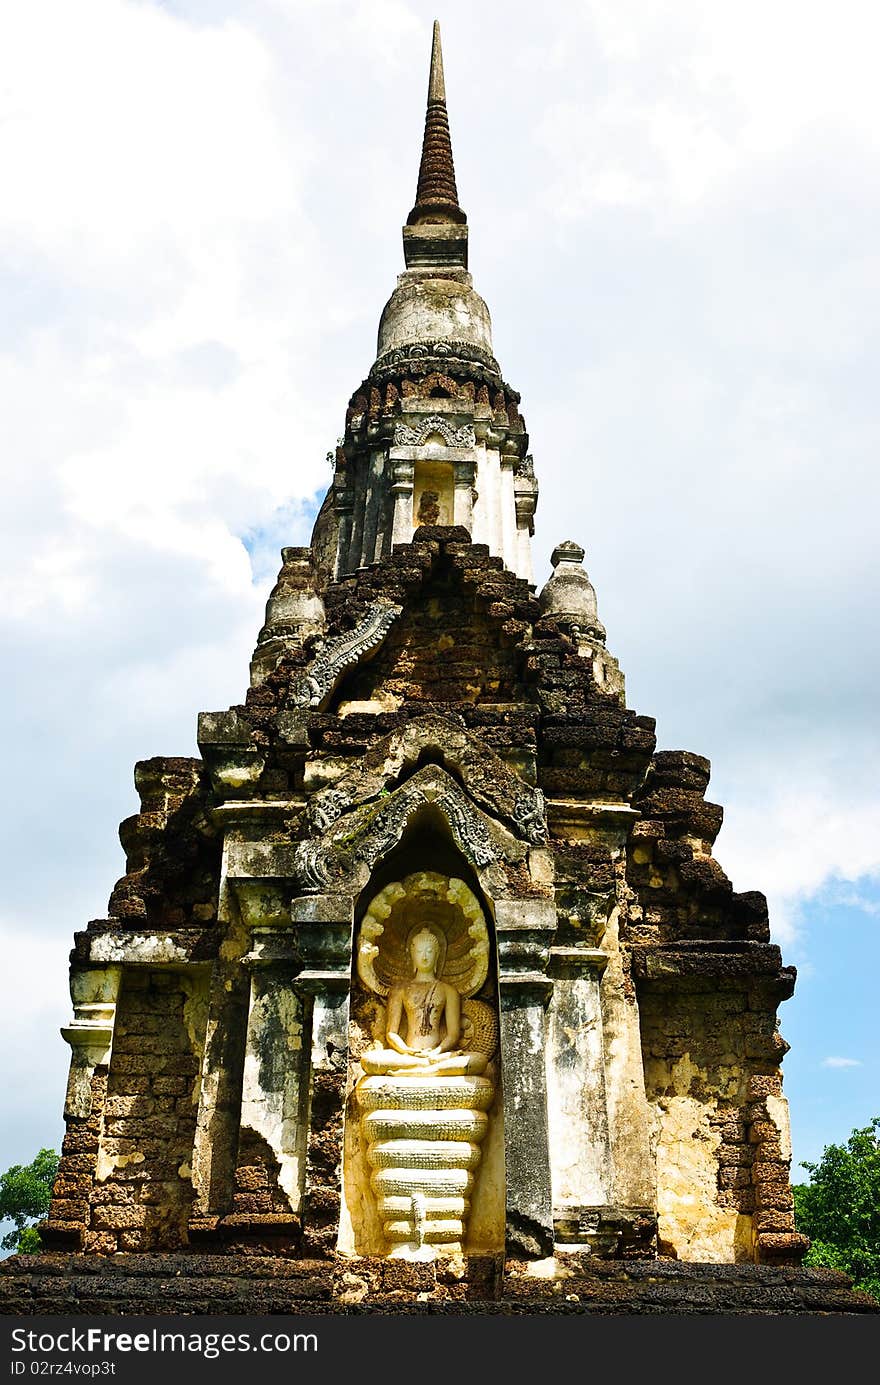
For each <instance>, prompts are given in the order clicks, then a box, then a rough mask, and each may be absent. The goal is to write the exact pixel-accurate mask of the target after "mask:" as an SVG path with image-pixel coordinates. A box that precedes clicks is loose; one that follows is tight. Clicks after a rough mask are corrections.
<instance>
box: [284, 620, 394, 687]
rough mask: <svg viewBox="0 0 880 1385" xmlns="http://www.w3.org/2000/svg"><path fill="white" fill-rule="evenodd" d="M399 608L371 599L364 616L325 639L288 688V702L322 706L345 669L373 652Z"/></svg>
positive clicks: (386, 632)
mask: <svg viewBox="0 0 880 1385" xmlns="http://www.w3.org/2000/svg"><path fill="white" fill-rule="evenodd" d="M402 609H403V608H402V607H401V606H395V605H394V604H393V603H391V602H387V603H386V602H379V601H374V602H371V603H370V605H369V606H368V607H367V612H366V615H365V616H364V618H363V619H362V620H360V621H358V623H357V625H356V626H355V627H354V629H353V630H348V631H346V633H345V634H344V635H336V636H334V638H333V639H329V640H327V642H326V644H325V645H324V647H323V648H322V649H321V650H320V652H319V653H318V654H317V655H316V657H315V658H314V659H313V660H312V662H311V663H310V664H309V666H308V668H307V669H306V671H305V673H304V674H303V675H302V677H300V678H299V679H297V681H296V682H295V683H294V684H293V686H292V687H291V690H290V695H289V699H288V701H289V705H291V706H293V707H314V708H319V707H321V706H323V704H324V703H325V702H326V701H327V699H328V698H329V697H330V694H331V693H332V692H333V689H334V688H335V687H336V684H337V683H338V682H339V679H340V678H341V677H342V675H343V673H344V672H345V670H346V669H348V668H353V667H354V666H355V665H356V664H359V663H360V662H361V660H362V659H365V658H367V657H368V655H370V654H374V653H375V652H376V650H377V649H378V648H379V646H380V644H381V643H382V641H383V640H384V639H385V636H386V635H387V634H388V631H389V630H390V629H391V626H392V625H393V624H394V622H395V620H396V619H397V617H398V616H399V615H400V612H401V610H402Z"/></svg>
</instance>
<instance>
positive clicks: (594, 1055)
mask: <svg viewBox="0 0 880 1385" xmlns="http://www.w3.org/2000/svg"><path fill="white" fill-rule="evenodd" d="M607 963H608V954H607V953H606V952H603V951H602V950H601V949H599V948H591V947H581V946H576V947H554V948H552V949H551V953H550V968H549V970H550V973H551V975H552V976H553V979H554V985H553V999H552V1001H551V1003H550V1007H549V1011H548V1017H547V1085H548V1116H549V1121H548V1124H549V1131H550V1165H551V1176H552V1184H553V1223H554V1238H555V1240H556V1242H557V1244H559V1243H562V1244H564V1243H566V1242H568V1243H570V1244H572V1243H573V1244H588V1245H591V1246H592V1247H593V1248H594V1249H597V1248H599V1247H598V1244H597V1243H596V1234H597V1233H598V1232H599V1224H600V1220H601V1218H600V1213H599V1209H603V1210H604V1209H607V1207H608V1205H609V1203H610V1202H611V1145H610V1139H609V1134H608V1109H607V1098H606V1092H605V1040H604V1031H603V1024H602V1000H601V994H600V984H601V979H602V973H603V971H604V970H605V967H606V966H607Z"/></svg>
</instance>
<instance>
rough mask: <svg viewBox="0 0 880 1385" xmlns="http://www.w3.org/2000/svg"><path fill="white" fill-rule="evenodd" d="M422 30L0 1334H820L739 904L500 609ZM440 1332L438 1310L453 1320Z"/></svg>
mask: <svg viewBox="0 0 880 1385" xmlns="http://www.w3.org/2000/svg"><path fill="white" fill-rule="evenodd" d="M467 235H468V227H467V221H466V218H465V215H464V212H463V211H462V210H461V207H460V206H459V204H458V192H457V186H456V181H455V175H454V169H453V164H452V146H451V141H450V137H449V124H448V118H447V114H446V105H445V88H444V83H443V73H442V61H441V58H440V46H439V34H438V33H437V32H436V31H435V38H434V49H433V54H432V63H431V77H430V87H429V102H428V117H427V125H426V132H425V140H424V147H423V155H422V169H421V172H420V176H419V181H418V194H417V199H416V204H415V206H414V207H413V210H412V212H411V213H410V216H409V219H408V222H407V225H406V226H405V227H404V232H403V236H404V254H405V260H406V269H405V271H404V272H403V273H402V274H401V275H400V278H399V280H398V284H397V287H396V288H395V290H394V293H393V294H392V296H391V299H390V300H389V302H388V304H387V305H386V308H385V310H384V312H383V314H382V319H381V324H380V329H379V340H378V346H377V354H376V360H375V363H374V365H373V367H372V369H371V370H370V372H369V374H368V376H367V378H366V380H365V381H364V382H363V384H362V385H360V386H359V387H358V389H357V390H356V391H355V392H354V394H353V396H352V398H351V402H350V406H349V409H348V412H347V415H346V423H345V433H344V437H343V439H342V441H341V442H340V445H339V447H338V449H337V452H336V456H335V468H334V475H333V480H332V483H331V485H330V487H329V490H328V494H327V498H326V500H325V501H324V504H323V506H322V507H321V510H320V512H319V515H318V518H317V521H316V524H315V530H314V534H313V537H312V542H311V544H310V546H309V547H308V548H286V549H284V550H283V555H282V557H283V563H282V567H281V571H280V573H279V577H278V581H277V583H276V585H275V587H274V589H273V591H272V593H271V595H270V597H269V600H268V603H267V608H266V620H265V624H264V626H263V629H262V630H261V631H260V634H259V637H258V641H257V646H256V649H255V652H254V656H253V660H252V663H251V670H250V686H249V688H248V690H247V693H246V695H245V696H244V700H243V701H242V702H241V703H240V704H239V705H236V706H233V707H230V708H228V709H226V710H223V711H219V712H211V713H208V712H206V713H203V714H202V715H201V716H200V718H199V725H198V745H199V751H200V756H199V758H194V759H164V758H156V759H152V760H147V761H144V762H142V763H140V764H139V765H138V766H137V767H136V770H135V784H136V787H137V790H138V793H139V795H140V802H141V807H140V812H139V813H138V814H137V815H136V816H134V817H132V818H130V819H128V820H127V821H126V822H124V823H123V824H122V828H121V833H120V835H121V839H122V844H123V847H124V849H125V852H126V873H125V875H124V876H123V878H122V879H121V880H120V881H119V883H118V884H117V885H116V887H115V889H114V890H113V893H112V896H111V899H110V906H109V917H108V918H106V919H100V920H96V921H94V922H92V923H90V924H89V925H88V927H87V928H86V929H85V930H84V931H83V932H80V933H78V934H77V935H76V938H75V945H74V949H73V953H72V956H71V992H72V997H73V1006H74V1016H73V1020H72V1022H71V1024H70V1025H69V1026H68V1027H66V1028H65V1029H64V1031H63V1034H64V1037H65V1039H66V1040H67V1041H68V1043H69V1044H70V1046H71V1049H72V1060H71V1067H70V1081H69V1086H68V1092H67V1100H66V1108H65V1117H66V1122H67V1133H66V1136H65V1140H64V1146H63V1152H62V1157H61V1164H60V1168H59V1171H58V1177H57V1181H56V1183H55V1188H54V1193H53V1198H52V1205H51V1210H50V1212H49V1216H48V1219H47V1221H46V1222H45V1224H44V1226H43V1228H42V1236H43V1243H44V1246H45V1248H46V1252H47V1253H46V1254H45V1255H42V1256H38V1257H30V1258H29V1257H17V1258H16V1259H14V1260H12V1261H10V1262H9V1263H7V1264H6V1265H4V1266H3V1267H2V1274H0V1285H2V1293H3V1295H4V1296H5V1301H6V1302H7V1303H9V1304H10V1305H12V1309H13V1310H16V1309H17V1310H18V1311H33V1312H48V1311H56V1310H63V1311H83V1312H86V1311H91V1312H97V1311H107V1312H121V1311H129V1312H164V1311H168V1309H169V1308H170V1307H173V1308H174V1309H175V1310H176V1309H178V1308H179V1309H185V1310H187V1311H192V1312H212V1311H217V1310H220V1311H278V1312H283V1311H291V1310H293V1309H299V1308H303V1307H308V1308H312V1307H315V1308H320V1310H321V1311H352V1312H355V1311H361V1310H362V1309H363V1308H364V1307H365V1306H369V1305H380V1306H384V1307H388V1308H389V1309H395V1310H399V1309H405V1308H407V1307H408V1306H410V1305H413V1304H416V1303H418V1304H419V1307H420V1309H421V1308H422V1307H424V1306H425V1305H426V1304H427V1305H428V1307H429V1310H430V1311H438V1312H446V1311H450V1312H455V1311H465V1309H466V1307H467V1306H468V1305H470V1308H471V1309H474V1305H478V1306H479V1305H482V1306H483V1308H484V1309H486V1311H499V1312H524V1311H533V1310H534V1311H541V1312H546V1311H553V1312H556V1311H565V1312H568V1311H578V1312H580V1311H590V1312H592V1311H595V1312H618V1311H645V1312H657V1311H664V1310H666V1309H669V1310H672V1311H693V1312H705V1311H736V1312H759V1311H772V1312H814V1311H823V1312H856V1311H863V1310H864V1311H867V1310H868V1309H869V1308H870V1306H871V1301H870V1300H868V1299H866V1298H864V1296H861V1297H860V1296H859V1295H856V1294H853V1293H851V1292H849V1289H848V1283H849V1281H847V1280H846V1279H845V1277H842V1276H840V1275H835V1274H832V1273H831V1272H824V1271H823V1272H820V1271H806V1270H803V1269H801V1268H799V1265H800V1262H801V1260H802V1258H803V1255H804V1252H805V1250H806V1249H807V1242H806V1240H805V1238H804V1237H803V1236H801V1235H799V1234H798V1233H797V1231H796V1229H795V1225H794V1219H793V1211H792V1194H791V1188H790V1185H789V1160H790V1146H789V1133H788V1130H789V1126H788V1111H787V1106H786V1102H785V1098H784V1096H783V1093H782V1077H781V1072H780V1063H781V1060H782V1058H783V1055H784V1054H785V1052H786V1049H787V1045H786V1043H785V1041H784V1040H783V1039H782V1038H781V1036H780V1033H779V1027H778V1022H777V1007H778V1005H779V1003H780V1002H781V1001H783V1000H785V999H786V998H787V997H789V996H790V995H791V993H792V990H793V987H794V980H795V975H794V971H793V969H792V968H790V967H786V966H783V964H782V959H781V957H780V952H779V948H778V947H776V946H774V945H773V944H772V943H771V941H770V933H769V927H768V919H767V909H766V903H765V900H764V896H763V895H761V894H758V893H756V892H753V891H750V892H747V893H738V892H736V891H734V889H733V887H732V885H731V883H730V881H729V880H728V878H727V876H726V875H725V874H724V871H723V870H722V869H721V867H720V865H719V864H718V862H717V861H716V860H715V859H714V857H713V855H712V848H713V843H714V841H715V837H716V835H717V833H718V831H719V828H720V826H721V818H722V810H721V808H720V807H718V806H717V805H716V804H714V803H712V802H709V801H707V799H706V796H705V795H706V789H707V785H708V782H709V764H708V761H707V760H705V759H703V758H702V757H701V756H699V755H694V754H689V753H687V752H684V751H658V750H657V748H656V743H655V727H654V721H653V720H652V719H651V718H650V717H647V716H642V715H639V714H638V713H636V712H635V711H631V710H629V709H628V708H627V706H626V703H625V696H624V679H623V674H622V672H621V669H620V666H619V664H618V662H617V660H616V659H615V658H614V656H613V654H611V653H610V652H609V650H608V648H607V645H606V632H605V629H604V627H603V625H602V623H601V621H600V620H599V615H598V610H597V602H596V593H595V590H594V589H593V586H592V584H591V582H590V580H589V577H588V576H587V573H586V571H585V570H584V567H583V559H584V550H583V548H582V547H580V546H579V545H578V544H577V543H575V542H572V541H565V542H562V543H559V544H558V546H557V547H556V549H555V551H554V553H553V558H552V563H553V575H552V576H551V577H550V579H549V581H548V582H547V583H546V584H545V585H544V587H543V589H542V590H541V591H540V592H539V591H537V590H536V587H535V585H534V583H533V579H532V561H531V537H532V533H533V529H534V515H535V507H536V503H537V497H538V487H537V481H536V479H535V469H534V464H533V461H532V458H531V455H530V454H529V452H528V435H527V433H526V430H525V424H524V421H523V417H522V414H521V412H520V397H519V395H518V394H517V392H516V391H515V390H513V389H512V388H511V387H510V386H509V385H507V384H506V383H505V382H504V380H503V378H502V376H501V373H500V368H499V366H498V363H497V361H496V360H495V356H494V354H493V344H492V336H491V324H490V319H489V313H488V309H487V308H486V305H485V303H484V302H483V300H482V299H481V298H480V297H479V295H478V294H477V293H476V292H475V290H474V288H473V285H472V280H471V276H470V274H469V273H468V271H467ZM474 1310H475V1309H474Z"/></svg>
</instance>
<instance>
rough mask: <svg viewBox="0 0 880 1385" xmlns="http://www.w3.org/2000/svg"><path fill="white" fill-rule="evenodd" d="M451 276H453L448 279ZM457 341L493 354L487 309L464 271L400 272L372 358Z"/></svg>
mask: <svg viewBox="0 0 880 1385" xmlns="http://www.w3.org/2000/svg"><path fill="white" fill-rule="evenodd" d="M453 274H455V277H452V276H453ZM438 342H439V343H444V344H446V343H448V344H449V345H450V346H451V345H453V344H454V343H456V342H460V343H462V344H463V345H466V346H475V347H477V348H478V349H479V350H480V351H484V352H485V353H486V354H487V355H488V356H491V355H492V322H491V319H490V317H489V309H488V308H487V307H486V304H485V303H484V301H483V299H482V298H481V297H480V295H479V294H478V293H477V291H476V289H474V288H473V287H472V286H471V276H470V275H469V274H468V273H467V272H466V271H465V272H462V271H458V273H456V272H455V271H452V272H451V273H450V275H449V277H448V278H447V277H445V276H442V277H441V276H435V275H433V274H429V273H419V272H415V273H414V272H413V271H410V272H408V273H406V274H401V276H400V280H399V282H398V285H397V288H396V289H395V290H394V292H393V293H392V295H391V297H390V298H389V300H388V302H387V303H386V305H385V309H384V311H383V313H382V318H381V320H380V322H379V340H378V343H377V347H376V354H377V357H378V358H380V359H381V357H383V356H385V355H386V354H387V353H388V352H389V351H400V350H405V349H407V348H409V347H412V346H415V345H418V344H424V345H425V346H428V347H430V346H432V345H434V344H436V343H438Z"/></svg>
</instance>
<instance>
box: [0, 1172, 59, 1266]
mask: <svg viewBox="0 0 880 1385" xmlns="http://www.w3.org/2000/svg"><path fill="white" fill-rule="evenodd" d="M57 1171H58V1155H57V1154H56V1153H55V1151H54V1149H41V1150H40V1152H39V1154H38V1155H37V1157H36V1159H34V1161H33V1163H31V1164H13V1166H12V1168H11V1169H7V1170H6V1172H5V1173H4V1174H3V1175H2V1177H0V1221H11V1222H14V1223H15V1230H14V1231H10V1232H8V1234H7V1235H5V1236H4V1237H3V1240H2V1241H0V1245H2V1247H3V1249H4V1250H17V1251H25V1252H28V1253H30V1252H33V1251H37V1250H39V1249H40V1237H39V1234H38V1233H37V1230H36V1227H34V1226H30V1225H29V1223H30V1222H33V1221H37V1220H39V1219H40V1218H42V1217H44V1216H45V1215H46V1213H47V1212H48V1210H49V1199H50V1197H51V1196H52V1184H53V1183H54V1181H55V1174H56V1173H57Z"/></svg>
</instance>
